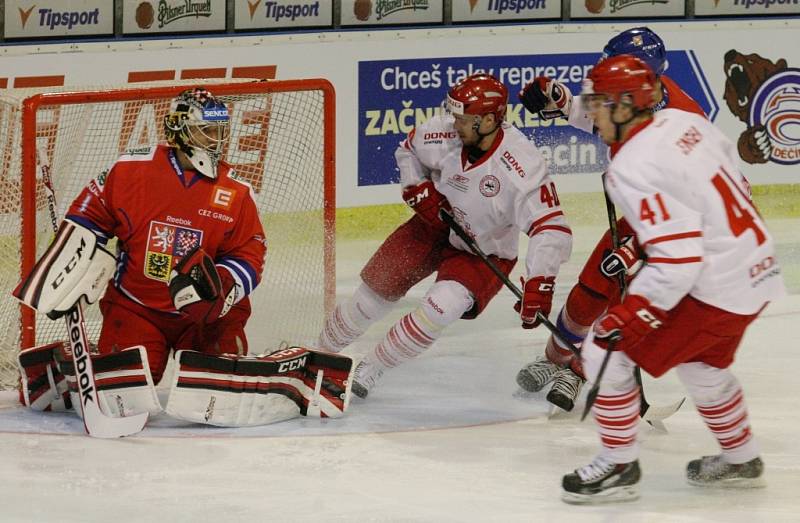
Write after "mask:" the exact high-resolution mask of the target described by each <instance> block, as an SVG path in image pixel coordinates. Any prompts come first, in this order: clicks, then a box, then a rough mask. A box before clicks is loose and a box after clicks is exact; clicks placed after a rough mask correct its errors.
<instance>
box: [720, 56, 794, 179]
mask: <svg viewBox="0 0 800 523" xmlns="http://www.w3.org/2000/svg"><path fill="white" fill-rule="evenodd" d="M725 77H726V80H725V102H726V103H727V104H728V108H729V109H730V111H731V113H733V115H734V116H736V117H737V118H738V119H739V120H741V121H742V122H744V123H745V124H746V125H747V129H746V130H745V131H744V132H743V133H742V134H741V135H740V136H739V140H738V144H737V147H738V149H739V156H741V157H742V160H744V161H745V162H747V163H751V164H756V163H766V162H769V161H772V162H775V163H779V164H784V165H790V164H796V163H800V69H795V68H790V67H787V64H786V60H784V59H783V58H781V59H779V60H778V61H777V62H772V61H770V60H769V59H767V58H762V57H761V56H759V55H757V54H748V55H745V54H742V53H739V52H738V51H736V50H734V49H731V50H730V51H728V52H727V53H725Z"/></svg>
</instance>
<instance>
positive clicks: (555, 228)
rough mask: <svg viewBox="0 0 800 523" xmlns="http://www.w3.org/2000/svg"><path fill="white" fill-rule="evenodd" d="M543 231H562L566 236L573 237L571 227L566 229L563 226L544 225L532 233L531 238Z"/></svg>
mask: <svg viewBox="0 0 800 523" xmlns="http://www.w3.org/2000/svg"><path fill="white" fill-rule="evenodd" d="M542 231H561V232H563V233H565V234H569V235H570V236H572V229H570V228H569V227H565V226H563V225H542V226H539V227H537V228H535V229H534V230H533V231H531V232H530V234H529V236H533V235H535V234H539V233H540V232H542Z"/></svg>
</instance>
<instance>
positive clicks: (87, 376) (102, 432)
mask: <svg viewBox="0 0 800 523" xmlns="http://www.w3.org/2000/svg"><path fill="white" fill-rule="evenodd" d="M41 170H42V185H44V187H45V188H46V189H47V206H48V208H49V212H50V221H51V222H52V225H53V231H58V219H57V217H56V193H55V189H54V188H53V180H52V178H51V177H50V168H49V167H48V166H47V165H42V167H41ZM66 321H67V333H68V339H69V345H70V348H71V350H72V364H73V365H74V366H75V378H76V381H77V384H78V393H79V396H80V404H81V405H80V409H81V412H82V413H83V426H84V427H85V428H86V433H87V434H89V435H90V436H92V437H95V438H121V437H123V436H130V435H131V434H135V433H137V432H140V431H141V430H142V429H143V428H144V424H145V423H147V415H148V414H147V412H143V413H141V414H136V415H134V416H127V417H123V418H113V417H110V416H106V415H105V414H103V411H102V410H100V403H99V398H98V394H97V387H96V386H95V381H94V369H93V367H92V359H91V358H90V357H89V343H88V338H87V336H86V326H85V324H84V316H83V306H82V305H81V301H80V300H78V302H77V303H75V305H74V306H73V307H72V308H71V309H70V310H69V311H68V312H67V314H66Z"/></svg>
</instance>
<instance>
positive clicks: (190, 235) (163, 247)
mask: <svg viewBox="0 0 800 523" xmlns="http://www.w3.org/2000/svg"><path fill="white" fill-rule="evenodd" d="M202 241H203V231H200V230H197V229H190V228H189V227H178V226H176V225H172V224H169V223H164V222H158V221H155V220H154V221H151V222H150V233H149V234H148V238H147V253H146V255H145V258H144V259H145V262H144V275H145V276H147V277H148V278H150V279H153V280H159V281H169V273H170V271H171V270H172V268H173V267H174V266H175V265H176V264H177V263H178V262H179V261H180V260H181V258H183V257H184V256H185V255H186V253H187V252H189V251H190V250H192V249H193V248H195V247H197V246H198V245H200V244H201V243H202Z"/></svg>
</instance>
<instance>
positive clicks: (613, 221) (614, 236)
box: [581, 174, 686, 432]
mask: <svg viewBox="0 0 800 523" xmlns="http://www.w3.org/2000/svg"><path fill="white" fill-rule="evenodd" d="M605 185H606V175H605V174H603V197H604V198H605V201H606V214H607V215H608V229H609V231H610V233H611V246H612V247H613V248H614V249H618V248H619V246H620V242H619V232H618V231H617V211H616V209H615V208H614V204H613V203H612V202H611V199H610V198H609V197H608V192H606V190H605ZM617 283H618V284H619V292H620V296H621V297H622V298H624V297H625V294H626V292H627V291H628V281H627V280H626V279H625V271H624V270H623V271H620V272H618V273H617ZM614 343H615V340H612V341H611V342H609V345H608V350H607V352H606V355H605V357H604V358H603V363H602V364H601V365H600V371H599V372H598V373H597V379H595V381H594V384H593V385H592V388H591V390H589V393H588V394H587V395H586V406H585V407H584V409H583V414H582V415H581V421H583V419H584V418H586V415H587V414H589V410H591V408H592V405H594V402H595V400H596V399H597V393H598V391H599V389H600V380H601V379H602V378H603V374H604V373H605V370H606V365H607V364H608V360H609V358H610V357H611V353H612V352H613V349H614ZM633 379H634V380H635V381H636V386H638V387H639V398H640V404H639V417H641V418H643V419H645V420H646V421H647V422H648V423H649V424H650V425H652V426H653V428H655V429H657V430H660V431H662V432H666V431H667V427H666V426H664V423H663V422H662V421H661V420H663V419H664V418H668V417H669V416H672V415H673V414H675V413H676V412H677V411H678V409H680V408H681V406H682V405H683V402H684V401H686V398H685V397H684V398H681V399H680V400H678V401H676V402H675V403H673V404H672V405H666V406H664V407H658V408H657V409H655V410H654V411H653V412H651V416H650V417H648V416H647V413H648V412H650V404H649V403H648V402H647V399H646V398H645V395H644V385H643V384H642V369H641V368H640V367H639V366H638V365H637V366H636V367H634V369H633ZM653 416H655V417H653ZM658 416H660V417H658Z"/></svg>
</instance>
